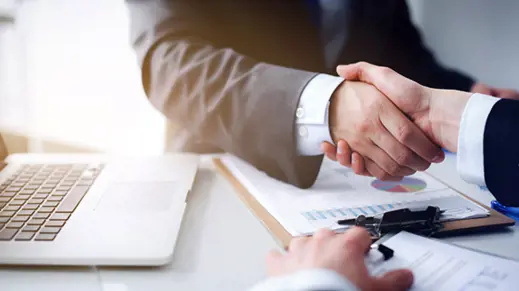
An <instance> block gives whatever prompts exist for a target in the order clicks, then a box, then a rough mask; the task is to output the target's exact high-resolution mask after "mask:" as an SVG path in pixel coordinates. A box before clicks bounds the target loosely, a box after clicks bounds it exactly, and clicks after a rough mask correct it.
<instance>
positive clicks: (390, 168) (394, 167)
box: [385, 162, 401, 176]
mask: <svg viewBox="0 0 519 291" xmlns="http://www.w3.org/2000/svg"><path fill="white" fill-rule="evenodd" d="M385 168H386V171H387V173H386V174H389V175H388V176H396V175H398V173H399V172H400V170H401V167H400V166H399V165H398V164H397V163H394V162H390V163H388V164H387V165H386V167H385Z"/></svg>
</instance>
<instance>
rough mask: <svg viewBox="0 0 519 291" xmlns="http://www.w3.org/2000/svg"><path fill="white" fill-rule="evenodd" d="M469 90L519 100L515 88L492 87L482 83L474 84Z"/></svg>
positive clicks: (518, 94) (518, 93)
mask: <svg viewBox="0 0 519 291" xmlns="http://www.w3.org/2000/svg"><path fill="white" fill-rule="evenodd" d="M470 92H472V93H480V94H485V95H490V96H494V97H498V98H506V99H515V100H519V92H518V91H517V90H514V89H501V88H494V87H491V86H488V85H486V84H483V83H476V84H474V86H472V89H471V90H470Z"/></svg>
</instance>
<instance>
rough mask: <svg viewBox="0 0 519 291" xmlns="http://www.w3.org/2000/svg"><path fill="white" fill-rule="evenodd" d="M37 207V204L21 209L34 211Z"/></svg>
mask: <svg viewBox="0 0 519 291" xmlns="http://www.w3.org/2000/svg"><path fill="white" fill-rule="evenodd" d="M39 206H40V205H38V204H27V205H25V206H24V207H23V208H22V209H23V210H36V209H38V207H39Z"/></svg>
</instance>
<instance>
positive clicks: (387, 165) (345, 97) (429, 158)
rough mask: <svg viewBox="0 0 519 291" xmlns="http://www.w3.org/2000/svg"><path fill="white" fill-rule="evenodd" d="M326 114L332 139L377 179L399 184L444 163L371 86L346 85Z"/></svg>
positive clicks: (440, 156) (441, 157)
mask: <svg viewBox="0 0 519 291" xmlns="http://www.w3.org/2000/svg"><path fill="white" fill-rule="evenodd" d="M409 105H410V106H413V104H409ZM329 113H330V114H329V115H330V117H329V118H330V131H331V135H332V139H333V140H334V141H335V142H337V141H338V140H339V139H344V140H346V141H347V142H348V143H349V145H350V146H351V148H352V150H354V151H355V152H358V153H359V154H361V155H362V156H363V157H364V162H365V166H366V169H367V171H368V172H369V173H370V174H371V175H372V176H375V177H377V178H379V179H382V180H388V179H396V180H399V179H401V178H402V177H403V176H407V175H411V174H413V173H414V172H415V171H417V170H418V171H424V170H426V169H427V168H428V167H429V166H430V163H431V162H440V161H441V160H443V152H442V151H441V149H440V148H439V147H438V146H436V145H435V144H434V143H432V142H431V141H430V140H429V138H428V137H427V136H426V135H425V134H424V133H423V132H422V131H421V130H420V129H419V128H418V127H417V126H416V125H415V124H413V122H412V121H410V120H409V119H408V118H407V117H406V116H405V115H404V114H402V112H401V111H400V110H399V109H398V108H397V107H395V105H394V104H392V103H391V101H390V100H388V99H387V98H386V96H384V95H383V94H381V93H380V92H379V91H378V90H377V89H376V88H375V87H373V86H372V85H368V84H365V83H360V82H348V81H345V82H344V83H343V84H341V85H340V86H339V87H338V88H337V90H336V91H335V93H334V94H333V96H332V99H331V103H330V112H329Z"/></svg>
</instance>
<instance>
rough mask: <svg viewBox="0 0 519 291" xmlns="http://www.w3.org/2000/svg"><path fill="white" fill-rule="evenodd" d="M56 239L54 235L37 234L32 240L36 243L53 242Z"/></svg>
mask: <svg viewBox="0 0 519 291" xmlns="http://www.w3.org/2000/svg"><path fill="white" fill-rule="evenodd" d="M55 238H56V234H55V233H39V234H38V235H37V236H36V238H35V239H34V240H37V241H53V240H54V239H55Z"/></svg>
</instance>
